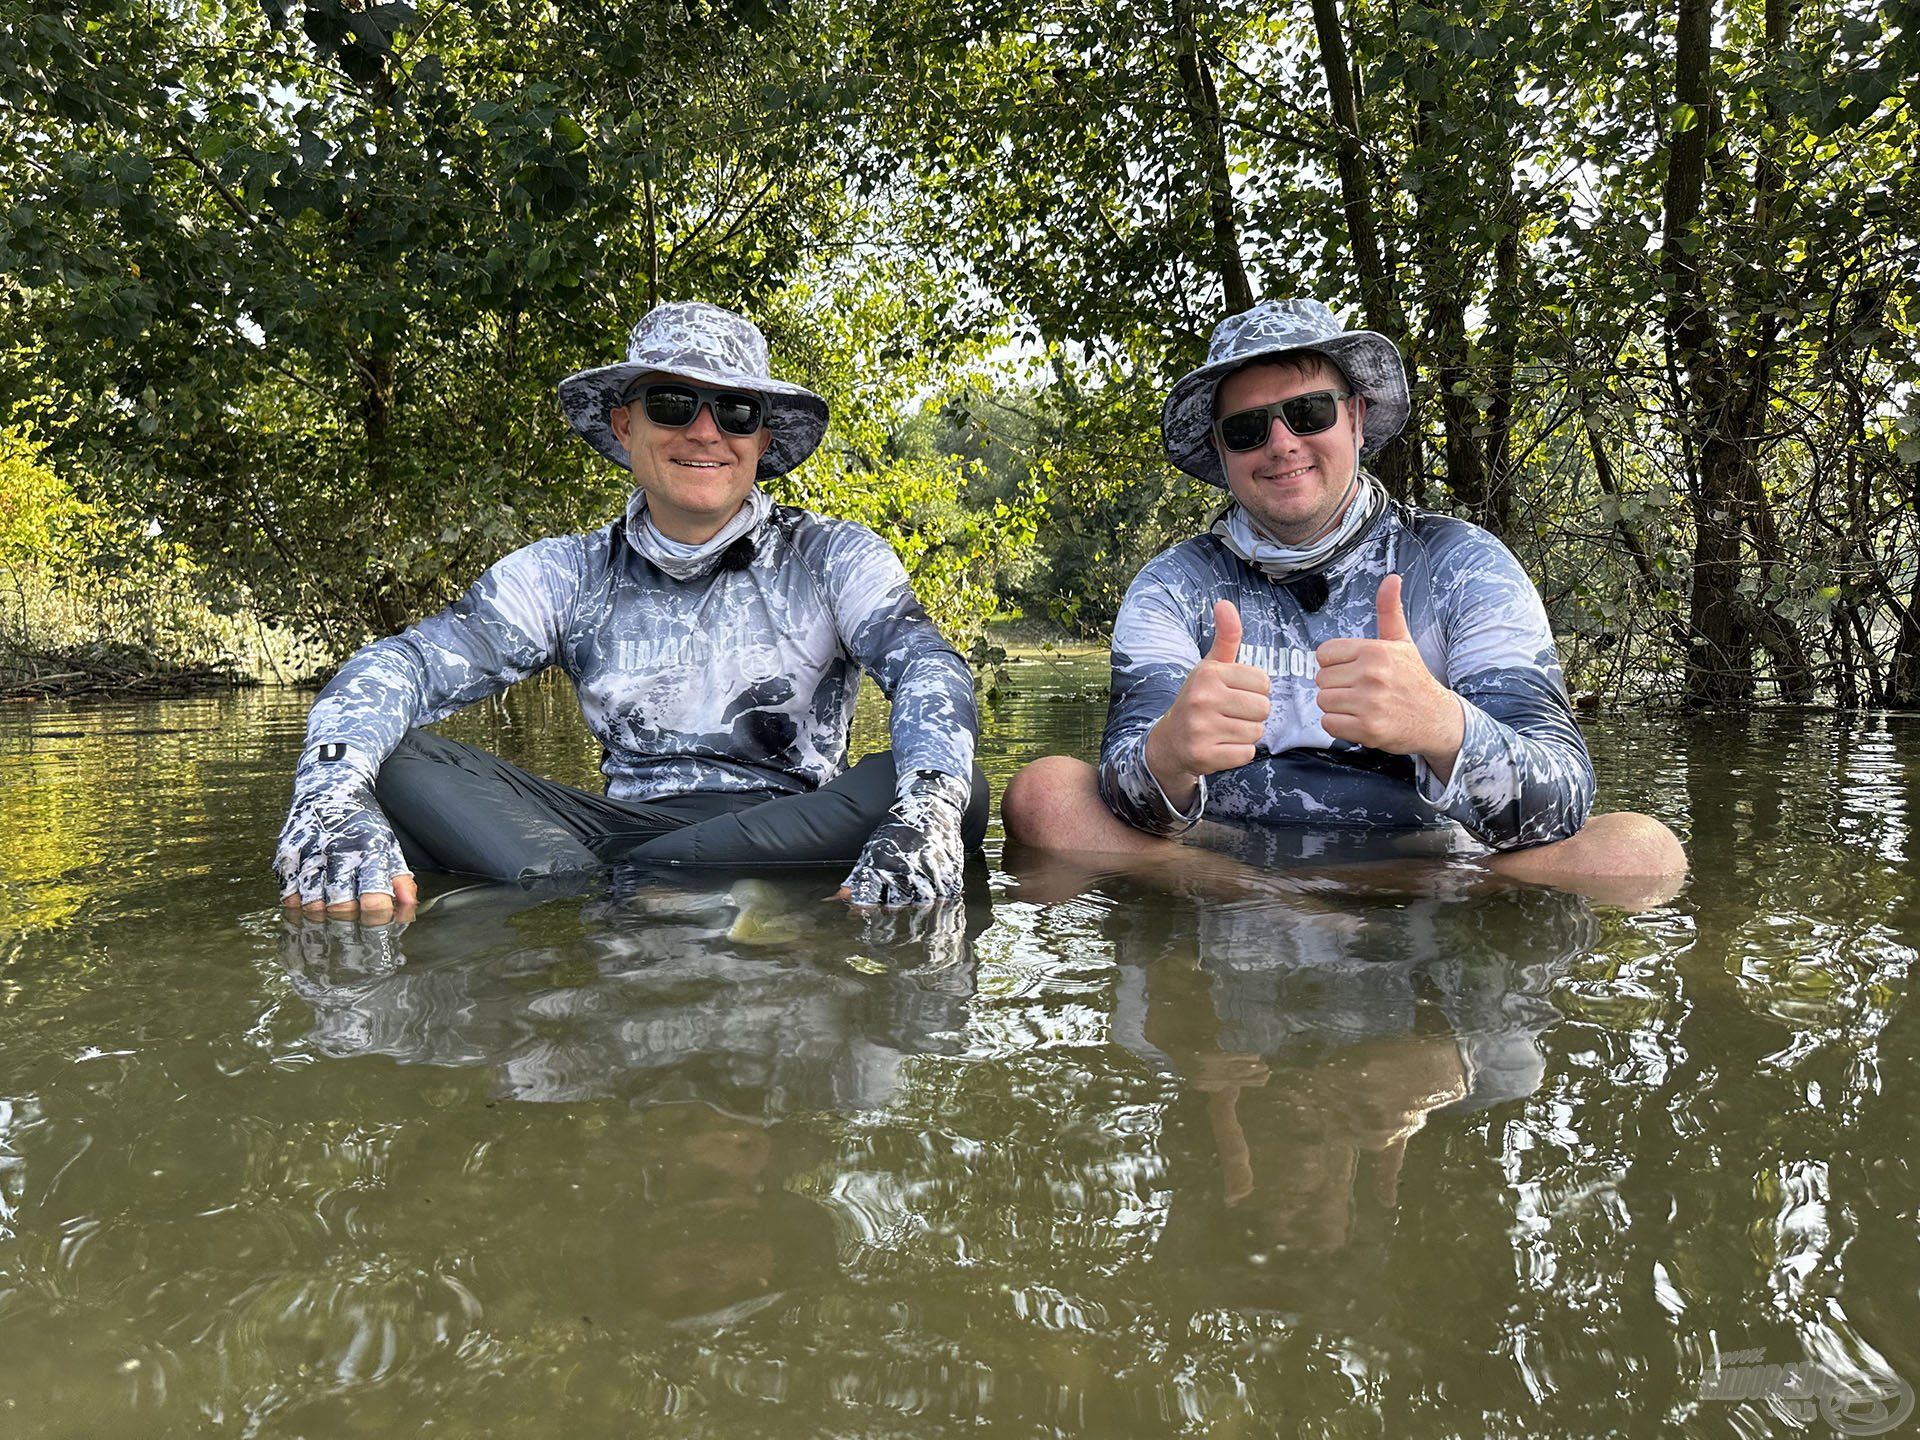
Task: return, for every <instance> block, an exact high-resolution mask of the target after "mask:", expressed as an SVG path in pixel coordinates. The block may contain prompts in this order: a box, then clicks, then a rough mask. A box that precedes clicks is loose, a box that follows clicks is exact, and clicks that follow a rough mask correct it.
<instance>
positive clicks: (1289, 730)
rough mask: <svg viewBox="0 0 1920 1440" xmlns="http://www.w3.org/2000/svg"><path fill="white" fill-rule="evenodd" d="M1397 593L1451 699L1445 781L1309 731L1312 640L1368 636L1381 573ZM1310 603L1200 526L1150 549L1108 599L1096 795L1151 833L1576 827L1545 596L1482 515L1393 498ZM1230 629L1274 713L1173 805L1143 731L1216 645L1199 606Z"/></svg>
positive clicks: (1580, 813) (1585, 777)
mask: <svg viewBox="0 0 1920 1440" xmlns="http://www.w3.org/2000/svg"><path fill="white" fill-rule="evenodd" d="M1390 573H1398V574H1399V575H1400V576H1401V577H1402V581H1401V586H1402V588H1401V603H1402V605H1403V607H1404V609H1405V611H1406V615H1407V621H1408V624H1409V625H1410V626H1411V628H1412V631H1413V636H1414V643H1415V644H1416V645H1417V646H1418V647H1419V650H1420V655H1421V658H1422V659H1424V660H1425V661H1426V664H1427V669H1428V670H1430V671H1431V672H1432V673H1433V674H1434V676H1435V677H1436V678H1437V679H1439V680H1440V682H1441V683H1442V684H1444V685H1445V686H1446V687H1447V688H1448V689H1449V690H1451V691H1453V692H1454V694H1456V695H1458V696H1459V697H1460V700H1461V702H1462V703H1461V709H1462V710H1463V712H1464V714H1465V717H1466V729H1465V737H1464V739H1463V741H1462V743H1461V746H1460V756H1459V758H1458V760H1456V761H1455V762H1454V766H1453V772H1452V774H1451V776H1450V777H1449V778H1448V779H1447V780H1446V782H1444V783H1442V782H1441V781H1440V779H1439V777H1438V776H1437V775H1435V774H1434V773H1433V772H1432V771H1431V770H1430V769H1429V768H1428V766H1427V764H1426V762H1425V761H1423V760H1421V759H1419V758H1418V757H1410V756H1405V755H1390V754H1387V753H1385V752H1382V751H1379V750H1372V749H1367V748H1365V747H1363V746H1359V745H1355V744H1353V743H1352V742H1350V741H1346V740H1336V739H1334V738H1333V737H1332V736H1331V735H1329V734H1328V733H1327V731H1326V729H1325V728H1324V727H1323V726H1322V725H1321V723H1320V719H1321V715H1320V707H1319V704H1318V701H1317V689H1316V686H1315V683H1314V676H1315V673H1316V672H1317V670H1318V668H1319V667H1318V662H1317V661H1316V660H1315V658H1314V651H1315V650H1316V648H1317V647H1318V646H1319V645H1320V644H1322V643H1323V642H1324V641H1327V640H1333V639H1337V638H1340V637H1371V636H1374V635H1376V634H1377V633H1378V626H1377V620H1376V608H1375V597H1376V595H1377V593H1378V590H1379V587H1380V581H1381V580H1382V579H1383V578H1384V577H1385V576H1387V575H1388V574H1390ZM1327 581H1328V586H1329V593H1328V596H1327V599H1326V603H1325V604H1324V605H1322V606H1321V607H1320V609H1318V610H1317V611H1309V610H1308V609H1307V608H1306V607H1305V606H1304V604H1303V603H1302V602H1301V599H1300V595H1299V592H1298V590H1296V589H1290V588H1288V587H1286V586H1283V585H1278V584H1275V583H1274V582H1272V581H1270V580H1268V579H1267V578H1266V577H1265V576H1263V575H1262V574H1260V573H1259V572H1258V571H1257V570H1255V569H1253V568H1252V567H1251V566H1249V565H1247V564H1246V563H1245V562H1244V561H1242V560H1241V559H1240V558H1239V557H1238V556H1236V555H1234V554H1233V553H1232V552H1231V551H1229V550H1228V549H1227V548H1226V546H1225V545H1223V544H1222V543H1221V542H1220V541H1219V540H1218V539H1216V538H1214V537H1213V536H1211V535H1203V536H1200V537H1198V538H1196V539H1193V540H1188V541H1185V542H1184V543H1182V544H1179V545H1176V546H1174V547H1173V548H1172V549H1170V550H1166V551H1163V552H1162V553H1161V554H1159V555H1157V556H1155V557H1154V558H1153V559H1152V560H1151V561H1149V562H1148V563H1147V565H1146V567H1145V568H1144V569H1142V570H1141V572H1140V573H1139V575H1138V576H1136V577H1135V579H1134V582H1133V584H1132V586H1131V587H1130V588H1129V589H1128V591H1127V596H1126V599H1125V601H1124V602H1122V604H1121V607H1120V614H1119V617H1118V619H1117V620H1116V621H1115V624H1114V634H1113V689H1112V698H1111V702H1110V705H1109V708H1108V711H1107V728H1106V735H1105V739H1104V740H1103V742H1102V744H1101V751H1100V793H1101V795H1102V797H1103V798H1104V799H1105V800H1106V803H1107V805H1108V806H1109V807H1110V808H1111V809H1112V810H1113V812H1114V813H1115V814H1117V815H1118V816H1120V818H1121V819H1123V820H1125V821H1127V822H1128V823H1129V824H1131V825H1134V826H1136V827H1138V828H1139V829H1142V830H1146V831H1149V832H1152V833H1154V834H1161V835H1171V834H1177V833H1179V832H1180V831H1183V830H1185V829H1187V828H1188V827H1189V826H1190V825H1192V824H1194V823H1195V822H1196V821H1197V820H1199V819H1200V817H1201V815H1202V814H1203V813H1204V814H1205V815H1206V816H1207V818H1209V819H1215V820H1238V821H1259V822H1264V823H1268V824H1305V825H1328V826H1340V825H1367V826H1379V827H1403V826H1420V825H1435V824H1442V823H1445V822H1446V821H1449V820H1452V821H1458V822H1459V823H1460V824H1461V825H1463V826H1465V827H1466V828H1467V829H1468V830H1469V831H1471V832H1472V833H1473V834H1474V836H1476V837H1477V838H1478V839H1480V840H1481V841H1483V842H1484V843H1486V844H1488V845H1490V846H1492V847H1494V848H1495V849H1501V850H1505V849H1512V848H1516V847H1519V846H1523V845H1534V844H1539V843H1541V842H1544V841H1549V840H1559V839H1564V838H1565V837H1566V836H1568V835H1571V834H1573V833H1574V831H1576V830H1578V829H1579V828H1580V826H1581V825H1582V824H1584V823H1585V822H1586V818H1587V812H1588V810H1589V809H1590V808H1591V806H1592V803H1593V766H1592V763H1591V762H1590V761H1589V759H1588V758H1587V749H1586V744H1585V742H1584V741H1583V740H1582V739H1581V738H1580V731H1579V729H1578V728H1577V727H1576V726H1575V724H1574V720H1573V711H1572V707H1571V706H1570V705H1569V703H1568V701H1567V693H1566V687H1565V683H1564V681H1563V680H1562V678H1561V672H1560V662H1559V659H1558V657H1557V656H1556V655H1555V653H1554V647H1553V632H1552V631H1551V629H1550V628H1549V627H1548V624H1547V616H1546V610H1545V607H1544V606H1543V605H1542V604H1541V603H1540V596H1539V594H1538V592H1536V591H1535V589H1534V588H1533V584H1532V582H1531V581H1529V580H1528V579H1527V576H1526V572H1525V571H1524V570H1522V569H1521V568H1520V562H1519V561H1517V560H1516V559H1514V557H1513V555H1512V553H1511V552H1510V551H1508V550H1507V548H1506V547H1505V546H1504V545H1502V544H1501V543H1500V542H1499V541H1498V540H1496V539H1495V538H1494V537H1493V536H1492V535H1490V534H1488V533H1487V532H1486V531H1485V530H1482V529H1481V528H1480V527H1479V526H1477V525H1473V524H1470V523H1468V522H1467V521H1464V520H1457V519H1454V518H1452V517H1450V516H1443V515H1432V514H1428V513H1426V512H1423V511H1419V510H1414V509H1411V508H1409V507H1406V506H1401V505H1393V506H1390V507H1389V508H1388V511H1387V513H1386V514H1385V515H1384V516H1383V517H1382V518H1381V520H1380V522H1379V523H1378V524H1377V525H1376V526H1375V528H1374V530H1373V533H1372V534H1371V535H1370V536H1369V537H1368V538H1367V539H1366V540H1365V541H1364V542H1363V543H1361V544H1360V545H1359V546H1358V547H1357V548H1356V549H1355V550H1354V551H1352V552H1351V553H1350V554H1349V555H1347V556H1346V557H1345V558H1344V559H1343V560H1342V561H1340V562H1338V563H1337V564H1336V565H1335V566H1334V567H1333V569H1332V570H1331V571H1330V572H1329V573H1328V574H1327ZM1216 600H1231V601H1232V602H1233V603H1234V605H1235V606H1236V607H1238V609H1239V611H1240V619H1241V624H1242V626H1243V627H1244V633H1243V635H1242V639H1241V644H1240V651H1239V660H1240V662H1241V663H1242V664H1245V665H1255V666H1258V667H1259V668H1261V669H1262V670H1265V671H1266V672H1267V674H1268V675H1269V676H1270V677H1271V679H1272V700H1273V712H1272V714H1271V716H1270V717H1269V718H1268V720H1267V725H1266V730H1265V733H1264V734H1263V735H1262V737H1261V740H1260V743H1259V745H1258V747H1257V749H1256V752H1255V756H1254V759H1253V761H1252V763H1250V764H1247V765H1242V766H1240V767H1238V768H1237V769H1233V770H1226V771H1222V772H1220V773H1218V774H1215V775H1211V776H1208V777H1206V778H1205V779H1203V780H1202V782H1201V786H1200V793H1199V795H1198V796H1197V797H1196V798H1195V800H1194V802H1193V806H1192V808H1191V809H1190V810H1188V811H1186V812H1184V813H1183V812H1181V811H1179V810H1177V809H1176V808H1175V807H1174V806H1173V804H1172V803H1171V802H1170V801H1169V800H1168V799H1167V797H1166V795H1165V794H1164V793H1163V792H1162V791H1161V789H1160V786H1159V785H1158V784H1157V783H1156V782H1155V780H1154V778H1153V775H1152V773H1151V772H1150V771H1149V770H1148V769H1147V762H1146V742H1147V731H1148V729H1149V728H1150V727H1151V726H1152V724H1153V722H1154V721H1155V720H1157V719H1159V718H1160V716H1162V715H1164V714H1165V713H1166V711H1167V709H1168V707H1169V706H1171V705H1172V703H1173V699H1174V696H1175V695H1177V694H1178V693H1179V690H1180V686H1181V685H1182V684H1183V683H1184V682H1185V680H1186V678H1187V675H1188V673H1189V672H1190V671H1191V670H1192V669H1193V668H1194V666H1195V665H1196V664H1198V663H1199V661H1200V657H1201V656H1202V655H1204V654H1205V653H1206V652H1207V650H1208V649H1209V648H1211V646H1212V644H1213V602H1214V601H1216Z"/></svg>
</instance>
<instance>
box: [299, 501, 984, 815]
mask: <svg viewBox="0 0 1920 1440" xmlns="http://www.w3.org/2000/svg"><path fill="white" fill-rule="evenodd" d="M645 523H647V522H646V520H645V517H644V514H643V513H641V512H635V514H633V515H631V516H629V517H628V518H626V519H622V520H618V521H615V522H614V523H613V524H611V525H608V526H605V527H604V528H602V529H599V530H595V531H592V532H590V533H588V534H584V535H565V536H558V537H555V538H553V539H548V540H539V541H535V542H534V543H533V544H531V545H528V546H525V547H523V548H522V549H519V550H516V551H514V552H513V553H512V554H510V555H508V556H506V557H505V558H504V559H502V560H501V561H499V563H497V564H496V565H494V566H493V567H492V568H491V569H489V570H488V571H487V572H486V573H485V574H484V575H482V576H481V577H480V578H479V580H478V581H476V582H475V583H474V585H473V587H472V588H471V589H470V590H468V591H467V593H466V595H465V596H463V597H462V598H461V599H460V600H458V601H456V602H455V603H454V604H452V605H450V606H448V607H447V608H446V609H445V610H442V611H441V612H440V613H439V614H437V615H434V616H431V617H430V618H428V619H426V620H422V621H421V622H420V623H419V624H417V625H414V626H412V627H410V628H409V629H407V630H404V631H402V632H401V633H400V634H398V635H393V636H390V637H388V638H386V639H384V640H376V641H375V642H373V643H372V644H371V645H368V646H366V647H365V648H363V649H362V650H361V651H359V653H358V654H356V655H355V656H354V657H353V658H352V659H351V660H349V661H348V662H347V663H346V664H345V665H344V666H343V667H342V668H341V670H340V672H339V674H337V675H336V676H334V678H333V680H332V681H331V683H329V684H328V685H327V687H326V689H324V690H323V691H321V693H320V697H319V699H318V700H316V701H315V702H314V706H313V711H312V714H311V715H310V716H309V718H308V721H307V747H308V751H309V752H311V751H312V750H313V748H314V747H315V746H319V745H330V744H338V745H344V746H345V747H346V753H345V756H344V757H343V758H345V759H347V760H349V761H350V762H351V763H352V764H353V766H354V768H355V769H357V770H359V771H361V772H362V773H363V774H365V775H367V776H371V775H372V774H373V773H374V772H375V771H376V770H377V769H378V768H379V765H380V763H381V762H382V761H383V760H384V759H385V758H386V756H387V755H388V754H389V753H390V752H391V751H392V750H393V748H394V746H395V745H397V744H398V743H399V741H400V737H401V736H402V735H404V734H405V733H406V731H407V730H408V729H409V728H411V727H412V726H415V725H425V724H430V723H432V722H433V721H435V720H438V719H441V718H443V717H444V716H447V715H450V714H452V713H453V712H454V711H455V710H458V709H460V708H461V707H462V706H465V705H470V704H472V703H473V702H474V701H476V700H482V699H485V698H486V697H487V696H489V695H492V694H495V693H497V692H498V691H500V690H503V689H505V688H506V687H507V686H509V685H511V684H513V683H514V682H515V681H517V680H522V679H524V678H526V677H527V676H529V675H533V674H536V673H538V672H539V671H541V670H544V669H546V668H547V667H548V666H550V665H558V666H560V667H561V668H562V669H563V670H564V671H565V672H566V673H567V675H568V676H569V677H570V678H571V679H572V680H573V683H574V687H575V689H576V690H577V691H578V694H579V699H580V709H581V712H582V713H583V714H584V716H585V717H586V722H587V726H588V728H589V729H591V730H592V732H593V734H594V736H595V737H596V738H597V739H598V740H599V741H600V744H601V747H602V749H603V751H604V755H603V758H602V760H601V766H600V768H601V771H602V772H603V773H604V774H605V776H606V783H607V793H608V795H609V796H611V797H612V798H614V799H616V800H646V799H652V798H655V797H658V796H664V795H681V794H687V793H690V792H695V791H735V792H742V791H759V790H764V791H771V792H773V793H775V794H798V793H801V792H804V791H810V790H814V789H817V788H819V787H820V786H822V785H824V784H826V783H827V782H828V781H829V780H832V779H833V778H834V777H835V776H836V775H838V774H839V773H840V772H841V771H842V770H843V769H844V768H845V766H846V760H847V733H848V728H849V726H850V724H851V722H852V719H853V706H854V698H855V695H856V693H857V691H858V688H859V682H860V672H861V671H862V670H864V671H866V672H867V673H868V674H870V675H872V676H873V677H874V679H875V680H876V681H877V682H878V683H879V685H880V688H881V689H882V690H883V691H884V692H885V693H886V694H887V696H888V697H889V698H890V699H891V700H892V702H893V716H892V739H893V748H894V758H895V764H896V766H897V768H898V770H899V773H900V774H901V776H902V777H910V776H912V775H914V774H916V773H918V772H919V771H922V770H935V771H939V772H941V773H942V774H945V775H951V776H954V777H956V778H958V779H959V780H961V782H962V783H963V784H970V783H971V776H972V766H973V747H974V737H975V735H976V733H977V731H978V728H979V720H978V714H977V712H976V709H975V706H974V698H973V681H972V677H971V675H970V674H969V673H968V670H967V666H966V662H965V661H963V660H962V659H961V658H960V656H959V655H958V654H957V653H956V652H955V651H954V650H953V648H952V647H951V646H950V645H948V644H947V642H946V641H945V640H944V639H943V638H941V635H940V632H939V631H938V630H937V629H936V628H935V627H934V624H933V622H932V621H931V620H930V619H928V618H927V614H926V612H925V611H924V610H923V609H921V607H920V604H919V602H918V601H917V600H915V599H914V596H913V591H912V589H911V588H910V587H909V585H908V582H907V574H906V570H905V568H904V567H903V566H902V565H901V563H900V560H899V557H898V556H896V555H895V554H894V553H893V551H892V549H891V548H889V547H888V545H887V544H886V542H885V541H883V540H882V539H880V537H879V536H877V535H875V534H874V533H873V532H872V531H870V530H868V529H866V528H865V527H863V526H860V525H856V524H853V523H851V522H848V521H840V520H828V519H824V518H822V517H820V516H818V515H813V514H811V513H809V512H807V511H804V510H797V509H793V508H791V507H788V506H773V507H770V509H769V510H768V513H767V515H766V518H765V519H764V520H763V521H762V522H761V523H760V524H759V525H758V526H756V527H755V528H754V529H753V530H751V531H749V532H748V534H747V535H745V536H743V537H742V538H741V540H739V541H737V542H735V544H734V545H733V546H732V547H731V548H730V549H729V550H727V551H726V552H725V554H724V555H723V556H722V557H720V558H719V559H718V562H717V563H716V564H714V565H713V567H712V568H711V569H709V570H707V571H706V572H705V573H703V574H701V575H699V576H697V577H696V578H694V579H691V580H685V581H682V580H677V579H674V578H673V577H671V576H669V575H667V574H665V573H664V572H662V571H661V570H659V569H658V568H656V567H655V566H654V565H653V564H652V563H651V562H649V561H648V560H647V559H645V558H644V557H643V556H642V555H641V554H640V553H639V552H638V551H637V550H636V549H635V548H634V544H633V542H632V541H631V540H630V539H629V531H628V528H627V527H628V526H629V525H633V524H645Z"/></svg>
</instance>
